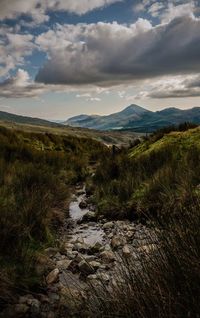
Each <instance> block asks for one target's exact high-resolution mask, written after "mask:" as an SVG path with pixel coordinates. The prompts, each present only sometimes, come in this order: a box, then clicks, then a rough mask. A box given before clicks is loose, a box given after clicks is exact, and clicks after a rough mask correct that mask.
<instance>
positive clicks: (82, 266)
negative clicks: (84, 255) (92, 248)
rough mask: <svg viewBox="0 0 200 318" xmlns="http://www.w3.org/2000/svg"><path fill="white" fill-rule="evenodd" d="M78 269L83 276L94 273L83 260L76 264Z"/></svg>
mask: <svg viewBox="0 0 200 318" xmlns="http://www.w3.org/2000/svg"><path fill="white" fill-rule="evenodd" d="M78 268H79V270H80V272H81V273H82V274H84V275H89V274H93V273H94V271H95V270H94V268H93V267H92V266H91V265H90V263H88V262H86V261H85V260H82V261H81V262H80V263H79V264H78Z"/></svg>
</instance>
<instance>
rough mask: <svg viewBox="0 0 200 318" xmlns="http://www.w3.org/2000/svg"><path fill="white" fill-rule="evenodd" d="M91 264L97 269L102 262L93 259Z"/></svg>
mask: <svg viewBox="0 0 200 318" xmlns="http://www.w3.org/2000/svg"><path fill="white" fill-rule="evenodd" d="M89 264H90V266H92V268H94V270H97V269H98V268H99V267H100V266H101V263H100V262H97V261H91V262H89Z"/></svg>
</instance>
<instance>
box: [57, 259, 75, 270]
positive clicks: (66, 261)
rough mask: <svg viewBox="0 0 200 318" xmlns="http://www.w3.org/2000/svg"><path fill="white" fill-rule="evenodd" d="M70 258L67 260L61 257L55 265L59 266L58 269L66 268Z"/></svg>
mask: <svg viewBox="0 0 200 318" xmlns="http://www.w3.org/2000/svg"><path fill="white" fill-rule="evenodd" d="M71 262H72V261H71V260H68V259H63V260H61V261H57V263H56V266H57V267H58V268H59V269H63V270H64V269H68V268H69V266H70V264H71Z"/></svg>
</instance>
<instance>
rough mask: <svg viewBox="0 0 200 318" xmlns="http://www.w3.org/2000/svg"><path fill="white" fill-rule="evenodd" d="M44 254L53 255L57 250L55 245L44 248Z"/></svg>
mask: <svg viewBox="0 0 200 318" xmlns="http://www.w3.org/2000/svg"><path fill="white" fill-rule="evenodd" d="M44 252H45V254H46V255H48V256H49V257H53V256H55V255H56V253H57V252H58V249H57V248H56V247H48V248H46V249H45V250H44Z"/></svg>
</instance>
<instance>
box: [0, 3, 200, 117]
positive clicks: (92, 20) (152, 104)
mask: <svg viewBox="0 0 200 318" xmlns="http://www.w3.org/2000/svg"><path fill="white" fill-rule="evenodd" d="M130 104H137V105H140V106H143V107H145V108H147V109H149V110H153V111H156V110H160V109H163V108H167V107H178V108H181V109H186V108H192V107H195V106H200V0H192V1H188V0H160V1H155V0H142V1H138V0H40V1H38V0H28V1H27V0H0V110H1V111H6V112H10V113H15V114H19V115H26V116H33V117H40V118H44V119H50V120H57V119H60V120H63V119H67V118H69V117H71V116H75V115H78V114H110V113H113V112H117V111H120V110H122V109H123V108H125V107H126V106H128V105H130Z"/></svg>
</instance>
